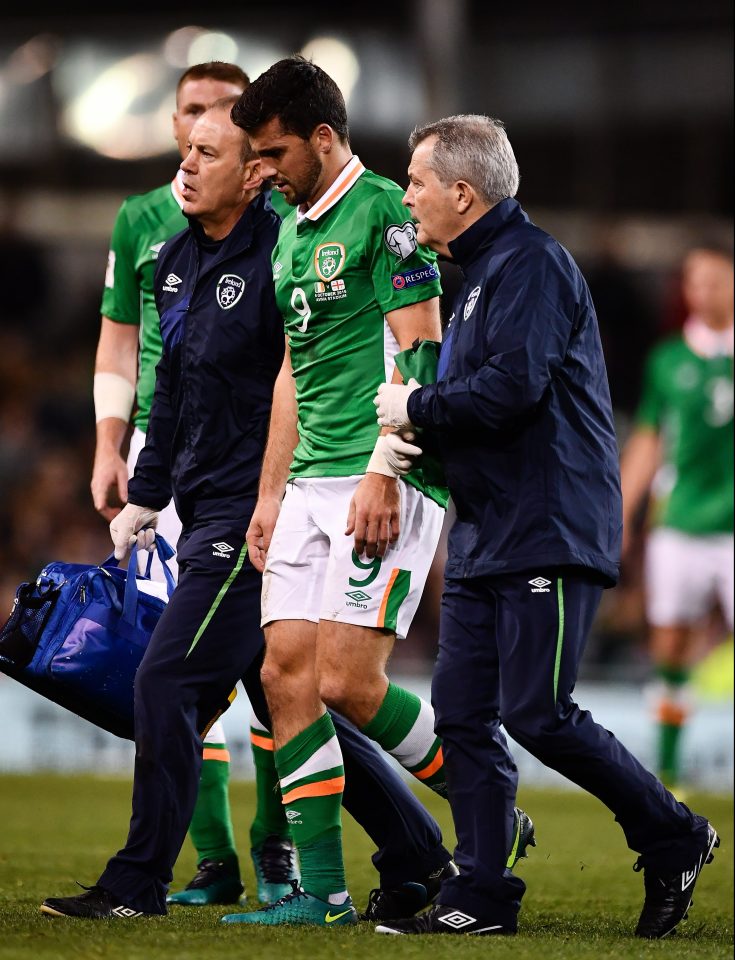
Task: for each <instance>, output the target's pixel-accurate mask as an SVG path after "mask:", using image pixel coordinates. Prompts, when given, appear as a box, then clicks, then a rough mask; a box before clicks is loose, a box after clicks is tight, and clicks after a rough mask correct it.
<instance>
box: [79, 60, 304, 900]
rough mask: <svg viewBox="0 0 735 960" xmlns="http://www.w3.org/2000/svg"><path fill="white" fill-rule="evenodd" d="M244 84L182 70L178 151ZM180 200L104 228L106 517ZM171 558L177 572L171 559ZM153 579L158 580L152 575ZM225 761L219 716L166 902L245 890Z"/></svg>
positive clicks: (282, 841)
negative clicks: (179, 885) (159, 267)
mask: <svg viewBox="0 0 735 960" xmlns="http://www.w3.org/2000/svg"><path fill="white" fill-rule="evenodd" d="M248 82H249V80H248V77H247V75H246V74H245V73H244V72H243V70H242V69H241V68H240V67H238V66H236V65H235V64H231V63H224V62H220V61H213V62H209V63H200V64H196V65H194V66H192V67H189V68H188V69H187V70H186V71H185V72H184V73H183V74H182V75H181V77H180V78H179V81H178V84H177V87H176V111H175V113H174V114H173V132H174V138H175V140H176V142H177V145H178V148H179V152H180V154H181V156H182V157H185V156H186V154H187V148H188V140H189V134H190V132H191V128H192V126H193V125H194V123H195V121H196V120H197V118H198V117H200V116H201V115H202V114H203V113H204V112H205V110H207V109H208V108H209V107H211V106H212V104H213V103H214V102H215V100H218V99H219V98H220V97H226V96H230V95H238V94H240V93H242V91H243V90H244V89H245V88H246V87H247V85H248ZM181 206H182V197H181V188H180V185H179V179H178V175H177V176H176V177H175V178H174V179H173V181H172V182H171V183H168V184H166V185H165V186H162V187H158V188H157V189H156V190H151V191H150V192H149V193H145V194H142V195H138V196H132V197H128V198H127V199H126V200H125V201H124V202H123V204H122V206H121V207H120V210H119V212H118V214H117V218H116V220H115V225H114V228H113V232H112V239H111V244H110V252H109V259H108V265H107V274H106V277H105V289H104V293H103V297H102V326H101V331H100V338H99V343H98V347H97V357H96V363H95V375H94V401H95V417H96V421H97V447H96V452H95V459H94V468H93V472H92V481H91V489H92V496H93V499H94V505H95V507H96V509H97V510H98V511H99V512H100V513H101V514H102V516H103V517H104V518H105V519H106V520H108V521H109V520H112V519H113V517H114V516H115V515H116V514H117V513H119V511H120V508H121V505H122V504H124V503H125V502H126V501H127V484H128V477H129V476H131V475H132V473H133V471H134V469H135V462H136V459H137V457H138V454H139V453H140V451H141V449H142V448H143V445H144V443H145V432H146V427H147V424H148V416H149V413H150V409H151V403H152V400H153V390H154V386H155V380H156V365H157V363H158V361H159V359H160V357H161V350H162V344H161V333H160V327H159V318H158V313H157V311H156V304H155V299H154V294H153V275H154V271H155V266H156V259H157V257H158V253H159V251H160V249H161V247H162V246H163V244H164V243H165V241H166V240H168V239H169V238H170V237H172V236H173V235H174V234H176V233H178V232H179V231H180V230H183V229H184V228H185V227H186V226H187V220H186V218H185V217H184V214H183V213H182V212H181ZM170 280H171V282H172V283H174V282H175V279H174V278H170ZM131 412H132V414H133V416H132V422H133V426H134V429H133V433H132V436H131V438H130V448H129V454H128V459H127V463H126V462H125V460H124V459H123V457H122V454H121V450H122V445H123V442H124V440H125V437H126V436H127V433H128V427H129V421H130V417H131ZM157 526H158V531H159V532H160V533H161V534H162V535H163V536H164V537H165V539H166V540H168V541H169V543H170V544H171V545H172V546H174V547H175V546H176V542H177V540H178V538H179V535H180V533H181V524H180V522H179V518H178V517H177V515H176V510H175V508H174V505H173V502H171V503H170V504H169V505H168V507H166V509H165V510H163V511H162V512H161V514H160V518H159V521H158V525H157ZM156 562H157V561H156ZM171 564H172V571H173V572H174V575H175V574H176V563H175V560H173V561H171ZM154 575H155V569H154ZM158 575H159V576H162V574H161V572H160V571H159V572H158ZM251 724H252V727H251V746H252V751H253V759H254V763H255V773H256V787H257V797H258V804H257V811H256V816H255V819H254V821H253V823H252V826H251V831H250V842H251V848H252V855H253V863H254V866H255V870H256V876H257V879H258V899H260V900H262V901H263V902H271V901H272V900H274V899H278V897H280V896H281V895H282V894H283V893H285V892H287V891H288V890H290V886H289V885H288V883H287V882H286V881H287V879H288V877H289V876H291V875H292V874H291V873H290V869H289V867H290V857H291V844H290V841H288V842H286V838H287V836H288V827H287V824H286V822H285V820H284V818H283V812H282V808H281V805H280V798H279V797H278V794H277V778H276V776H275V768H274V765H273V741H272V737H271V735H270V734H269V733H268V731H266V730H264V729H261V727H260V724H259V723H258V721H257V720H256V719H255V717H254V716H253V717H252V719H251ZM229 767H230V756H229V752H228V750H227V745H226V742H225V733H224V729H223V726H222V723H221V722H220V721H218V722H217V723H215V724H214V725H213V727H212V728H211V730H210V731H209V733H208V734H207V736H206V738H205V740H204V760H203V764H202V773H201V778H200V783H199V795H198V800H197V805H196V808H195V811H194V816H193V819H192V822H191V827H190V836H191V839H192V842H193V844H194V846H195V848H196V851H197V864H198V865H197V873H196V875H195V877H194V878H193V879H192V881H191V882H190V883H189V885H188V886H187V888H186V889H185V890H183V891H180V892H179V893H174V894H171V895H170V896H169V898H168V899H169V903H179V904H185V905H191V906H198V905H204V904H209V903H237V902H238V899H239V897H240V894H241V893H242V892H243V885H242V882H241V879H240V868H239V863H238V857H237V853H236V851H235V842H234V836H233V829H232V821H231V818H230V808H229V798H228V781H229Z"/></svg>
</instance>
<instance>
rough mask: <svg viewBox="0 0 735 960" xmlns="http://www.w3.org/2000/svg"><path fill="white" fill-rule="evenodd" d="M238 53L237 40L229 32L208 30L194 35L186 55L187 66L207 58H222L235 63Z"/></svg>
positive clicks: (203, 61) (204, 61)
mask: <svg viewBox="0 0 735 960" xmlns="http://www.w3.org/2000/svg"><path fill="white" fill-rule="evenodd" d="M237 55H238V47H237V41H236V40H235V39H234V37H232V35H231V34H229V33H224V32H222V31H208V32H207V33H200V34H199V36H197V37H195V38H194V40H193V41H192V43H191V45H190V47H189V53H188V55H187V59H188V61H189V62H188V66H192V65H193V64H195V63H206V62H207V61H209V60H224V61H226V62H228V63H236V62H237Z"/></svg>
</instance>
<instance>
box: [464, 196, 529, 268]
mask: <svg viewBox="0 0 735 960" xmlns="http://www.w3.org/2000/svg"><path fill="white" fill-rule="evenodd" d="M522 221H525V222H527V221H528V217H527V215H526V214H525V213H524V211H523V209H522V207H521V205H520V203H518V201H517V200H514V199H513V198H512V197H506V199H505V200H501V201H500V203H497V204H496V205H495V206H494V207H492V208H491V209H490V210H488V212H487V213H485V214H483V216H481V217H480V219H479V220H476V221H475V222H474V223H473V224H472V226H471V227H467V229H466V230H465V231H464V232H463V233H460V235H459V236H458V237H455V239H454V240H451V241H450V242H449V244H448V247H449V252H450V254H451V255H452V259H453V260H454V261H455V263H457V264H458V265H459V266H460V267H462V268H463V269H464V268H466V267H470V266H471V265H472V264H473V263H474V262H475V261H476V260H478V259H479V258H480V257H481V256H482V254H483V253H484V252H485V251H486V250H487V248H488V247H489V246H491V245H492V243H493V241H494V240H495V239H496V237H497V236H498V234H499V233H501V232H502V231H503V230H504V229H505V227H506V225H507V224H509V223H520V222H522Z"/></svg>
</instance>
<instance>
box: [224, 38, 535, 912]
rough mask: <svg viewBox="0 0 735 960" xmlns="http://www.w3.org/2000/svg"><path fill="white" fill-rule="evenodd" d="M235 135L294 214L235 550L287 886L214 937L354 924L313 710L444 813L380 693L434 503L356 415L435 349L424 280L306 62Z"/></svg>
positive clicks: (430, 773)
mask: <svg viewBox="0 0 735 960" xmlns="http://www.w3.org/2000/svg"><path fill="white" fill-rule="evenodd" d="M232 119H233V120H234V122H235V123H236V124H238V126H241V127H243V129H245V131H246V132H247V134H248V136H249V137H250V139H251V143H252V145H253V147H254V148H255V149H256V150H257V151H258V154H259V156H260V159H261V174H262V176H263V177H265V178H267V179H270V180H271V181H272V184H273V187H274V189H275V190H277V191H278V192H280V193H281V194H282V195H283V196H284V198H285V199H286V201H287V202H288V203H289V204H290V205H291V206H292V207H294V208H295V209H293V210H292V212H291V213H290V214H289V216H288V217H286V218H285V220H284V221H283V223H282V225H281V230H280V234H279V239H278V243H277V245H276V248H275V250H274V253H273V276H274V282H275V289H276V300H277V303H278V306H279V309H280V311H281V313H282V315H283V317H284V326H285V332H286V358H285V361H284V365H283V367H282V369H281V373H280V374H279V377H278V379H277V381H276V386H275V390H274V395H273V407H272V412H271V421H270V429H269V434H268V443H267V447H266V452H265V458H264V462H263V469H262V473H261V481H260V488H259V498H258V503H257V505H256V508H255V511H254V513H253V517H252V520H251V523H250V527H249V529H248V534H247V542H248V548H249V557H250V558H251V560H252V562H253V564H254V565H255V566H256V568H257V569H259V570H263V571H264V572H263V595H262V623H263V626H264V630H265V636H266V656H265V662H264V665H263V670H262V679H263V686H264V688H265V692H266V696H267V698H268V704H269V707H270V711H271V719H272V723H273V735H274V741H275V748H276V755H275V760H276V769H277V771H278V776H279V779H280V784H281V793H282V795H283V803H284V805H285V806H286V811H287V813H286V815H287V817H288V820H289V823H290V824H291V829H292V835H293V838H294V842H295V844H296V847H297V849H298V852H299V860H300V864H301V874H302V888H301V889H298V888H296V887H295V888H294V892H293V894H292V895H291V896H288V897H285V898H284V899H283V900H281V901H280V902H279V903H278V904H276V905H274V906H272V907H269V908H267V909H266V910H262V911H256V912H251V913H244V914H232V915H229V916H227V917H225V918H224V922H226V923H254V924H268V925H272V924H282V923H300V924H311V925H316V926H336V925H342V924H348V923H354V922H355V920H356V914H355V910H354V907H353V906H352V901H351V899H350V897H349V895H348V891H347V882H346V878H345V872H344V863H343V857H342V845H341V819H340V806H341V797H342V791H343V789H344V767H343V764H342V755H341V752H340V749H339V745H338V743H337V739H336V736H335V731H334V726H333V724H332V720H331V717H330V715H329V713H328V712H327V711H326V707H330V708H332V709H335V710H337V711H338V712H339V713H341V714H343V715H344V716H346V717H348V719H350V720H352V722H353V723H355V724H356V725H357V726H358V727H359V728H360V729H361V730H362V731H363V732H364V733H365V734H366V735H367V736H369V737H371V738H372V739H373V740H375V741H376V742H377V743H379V744H380V745H381V746H382V747H383V748H384V749H386V750H387V751H388V752H389V753H391V754H392V755H393V756H394V757H395V758H396V759H397V760H398V761H399V762H400V763H401V764H402V765H403V766H404V767H405V768H406V769H407V770H409V771H410V772H411V773H412V774H413V775H414V776H415V777H416V778H417V779H418V780H420V781H421V782H422V783H424V784H425V785H426V786H428V787H430V788H431V789H433V790H435V791H436V792H437V793H440V794H441V795H442V796H446V783H445V778H444V764H443V756H442V746H441V742H440V741H439V739H438V738H437V736H436V734H435V733H434V714H433V710H432V708H431V706H430V705H429V704H428V703H425V702H424V701H423V700H421V699H420V698H419V697H417V696H415V695H414V694H413V693H410V692H409V691H407V690H404V689H402V688H401V687H399V686H398V685H396V684H393V683H391V682H390V681H389V679H388V677H387V675H386V665H387V662H388V658H389V656H390V653H391V650H392V647H393V644H394V642H395V639H396V637H398V638H402V637H405V635H406V633H407V631H408V628H409V626H410V623H411V620H412V618H413V615H414V613H415V611H416V608H417V606H418V602H419V599H420V597H421V593H422V590H423V587H424V583H425V580H426V576H427V574H428V572H429V568H430V566H431V563H432V560H433V557H434V553H435V550H436V546H437V542H438V539H439V535H440V532H441V528H442V522H443V519H444V508H445V506H446V502H447V496H446V490H445V489H444V488H441V487H429V486H426V485H424V484H423V483H421V482H420V481H416V480H415V479H414V478H413V477H410V478H409V477H408V476H406V478H405V479H404V475H406V474H407V473H408V470H409V469H410V467H411V463H412V459H413V458H414V457H415V456H416V455H417V454H418V453H420V450H418V449H417V448H416V447H415V446H414V445H412V444H411V443H409V442H407V441H406V440H404V439H403V438H400V437H398V435H397V434H391V433H389V432H388V431H383V432H382V435H379V428H378V426H377V425H376V422H375V412H374V406H373V402H372V400H373V397H374V395H375V391H376V390H377V386H378V384H379V383H381V382H383V381H384V380H386V379H388V380H390V379H391V377H394V378H395V379H396V382H401V375H400V373H399V370H398V368H397V366H396V364H395V357H396V355H397V354H398V353H399V352H400V351H403V350H406V349H408V348H410V347H411V346H412V344H413V343H414V342H415V341H416V340H417V339H418V340H433V341H438V340H439V339H440V337H441V332H440V322H439V294H440V292H441V287H440V282H439V271H438V268H437V266H436V260H435V257H434V255H433V254H432V253H431V252H430V251H428V250H426V249H424V248H421V247H419V246H418V244H417V241H416V228H415V225H414V223H413V221H412V220H411V219H410V218H408V217H407V215H406V212H405V209H404V207H403V206H402V203H401V200H402V197H403V190H402V189H401V188H400V187H399V186H398V185H397V184H395V183H393V182H392V181H391V180H387V179H386V178H384V177H380V176H378V175H377V174H375V173H372V172H371V171H369V170H366V169H365V167H364V166H363V164H362V163H361V162H360V160H359V158H358V157H357V156H355V155H354V154H353V153H352V150H351V148H350V143H349V135H348V128H347V113H346V108H345V103H344V99H343V97H342V94H341V93H340V91H339V88H338V87H337V85H336V84H335V82H334V81H333V80H332V79H331V77H329V76H328V75H327V74H326V73H324V71H323V70H321V69H320V68H319V67H317V66H316V65H315V64H313V63H310V62H309V61H307V60H305V59H304V58H302V57H298V56H296V57H290V58H287V59H285V60H281V61H279V62H278V63H276V64H274V65H273V66H272V67H270V68H269V69H268V70H267V71H266V72H265V73H264V74H262V75H261V76H260V77H258V79H257V80H256V81H255V82H254V83H253V84H251V86H250V87H249V88H248V90H246V91H245V93H244V94H243V95H242V96H241V98H240V100H239V102H238V103H237V104H236V105H235V107H234V108H233V111H232ZM325 705H326V706H325ZM520 816H521V814H520V812H518V813H517V819H518V821H519V823H520ZM522 816H523V817H525V814H523V815H522ZM526 820H527V818H526ZM528 823H529V825H530V821H529V822H528ZM531 830H532V826H531ZM531 836H532V835H531V834H530V833H529V834H527V842H530V839H529V838H530V837H531ZM517 846H519V845H518V844H516V847H517ZM524 846H525V844H523V843H522V844H520V847H521V850H520V853H522V852H523V849H524ZM511 860H513V858H511ZM444 869H445V870H446V871H448V872H447V875H454V874H456V872H457V868H456V867H455V866H454V864H453V863H451V862H450V863H448V864H447V865H446V867H445V868H444ZM434 879H436V878H434ZM421 880H422V882H423V881H424V880H425V881H426V882H425V883H423V885H424V886H425V887H427V888H428V887H429V882H428V878H421ZM435 885H436V884H435ZM409 886H410V885H409ZM413 886H416V885H413ZM380 893H381V895H382V894H385V895H386V900H387V897H388V896H390V899H391V900H392V902H393V903H394V904H395V903H396V902H397V901H398V900H399V899H400V897H401V891H380ZM379 899H380V898H378V900H379ZM377 902H378V901H376V903H377ZM402 905H403V906H404V907H408V898H406V901H405V902H402ZM398 909H400V907H399V908H398ZM416 909H417V907H416V906H412V907H411V908H410V910H409V913H414V912H415V911H416ZM402 915H404V916H405V915H406V914H402ZM366 917H367V919H378V918H379V912H376V910H373V911H372V912H371V910H370V909H368V912H367V913H366Z"/></svg>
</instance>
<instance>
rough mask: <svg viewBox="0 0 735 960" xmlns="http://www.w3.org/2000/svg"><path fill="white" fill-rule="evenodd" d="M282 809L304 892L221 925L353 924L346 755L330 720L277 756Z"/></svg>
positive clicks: (296, 889)
mask: <svg viewBox="0 0 735 960" xmlns="http://www.w3.org/2000/svg"><path fill="white" fill-rule="evenodd" d="M275 761H276V768H277V770H278V775H279V780H280V785H281V794H282V797H283V804H284V807H285V809H286V818H287V820H288V822H289V825H290V827H291V834H292V837H293V840H294V843H295V844H296V848H297V850H298V853H299V860H300V865H301V884H302V886H301V888H300V887H299V885H298V883H297V881H293V883H292V890H291V892H290V893H289V894H287V895H286V896H285V897H283V898H282V899H281V900H278V901H277V902H276V903H274V904H271V905H270V906H268V907H265V908H264V909H262V910H257V911H255V912H253V913H240V914H230V915H228V916H226V917H223V920H222V922H223V923H249V924H262V925H267V926H275V925H279V924H287V923H292V924H301V925H303V924H307V925H311V926H333V925H335V926H342V925H344V924H346V923H355V922H356V920H357V914H356V911H355V909H354V907H353V905H352V901H351V900H350V899H349V897H348V895H347V883H346V881H345V871H344V861H343V859H342V819H341V805H342V793H343V791H344V782H345V776H344V766H343V764H342V751H341V750H340V747H339V743H338V741H337V735H336V733H335V730H334V724H333V723H332V718H331V717H330V716H329V714H328V713H325V714H323V715H322V716H321V717H319V719H318V720H316V721H315V722H314V723H312V724H310V725H309V726H308V727H307V728H306V729H305V730H302V731H301V733H299V734H298V735H297V736H295V737H294V738H293V739H292V740H290V741H289V742H288V743H287V744H286V745H285V746H284V747H282V748H281V749H280V750H277V751H276V752H275Z"/></svg>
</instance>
